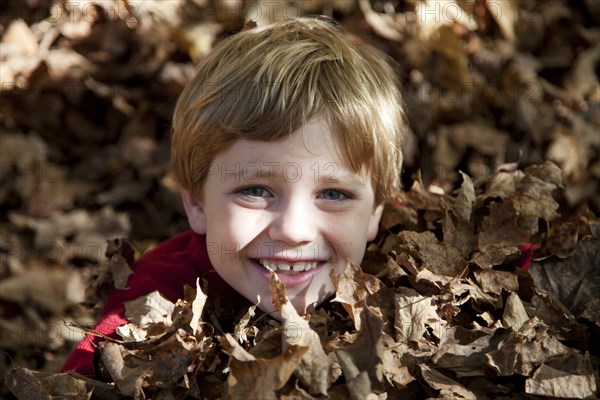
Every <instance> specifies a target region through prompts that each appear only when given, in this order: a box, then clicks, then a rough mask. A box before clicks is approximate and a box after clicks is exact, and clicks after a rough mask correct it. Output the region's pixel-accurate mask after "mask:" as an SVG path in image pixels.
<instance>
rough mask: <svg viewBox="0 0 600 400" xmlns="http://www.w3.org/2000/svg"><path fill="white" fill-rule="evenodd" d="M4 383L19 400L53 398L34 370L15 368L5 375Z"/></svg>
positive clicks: (45, 399) (47, 399)
mask: <svg viewBox="0 0 600 400" xmlns="http://www.w3.org/2000/svg"><path fill="white" fill-rule="evenodd" d="M4 384H5V385H6V387H7V388H8V389H9V390H10V391H11V392H12V393H13V394H14V395H15V396H16V397H17V399H19V400H30V399H36V400H37V399H39V400H51V399H52V396H50V394H49V393H48V392H47V391H46V389H45V388H44V386H43V385H42V383H41V382H40V380H39V379H38V378H36V377H35V375H34V374H33V372H32V371H30V370H28V369H26V368H13V369H12V370H10V371H9V372H7V373H6V374H5V375H4Z"/></svg>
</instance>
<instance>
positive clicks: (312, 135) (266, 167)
mask: <svg viewBox="0 0 600 400" xmlns="http://www.w3.org/2000/svg"><path fill="white" fill-rule="evenodd" d="M338 138H339V135H335V133H334V132H333V131H332V130H331V128H330V126H329V124H328V123H327V122H325V121H324V120H323V119H316V120H314V121H311V122H310V123H308V124H306V125H304V126H303V127H301V128H300V129H298V130H297V131H295V132H293V133H292V134H291V135H290V136H288V137H286V138H283V139H279V140H275V141H257V140H248V139H238V140H236V141H235V142H234V143H233V144H232V145H231V146H229V147H228V148H227V149H226V150H224V151H222V152H221V153H219V154H217V156H216V157H215V159H214V160H213V162H214V166H213V167H214V168H216V169H218V170H219V171H220V175H221V176H222V177H225V178H236V179H239V178H240V177H251V178H260V177H269V176H270V177H271V178H273V177H275V176H276V175H282V174H283V175H286V174H287V175H292V176H297V175H298V174H309V175H310V176H312V177H313V178H315V179H316V180H319V181H328V182H330V183H335V182H337V181H342V180H343V181H348V180H354V181H355V183H358V182H359V181H360V182H363V181H365V180H366V178H367V175H368V174H366V173H364V172H363V171H359V172H355V171H353V170H352V169H351V168H350V166H349V165H348V163H346V162H344V160H343V157H341V156H340V154H341V152H340V149H339V145H338V143H337V142H338V140H339V139H338Z"/></svg>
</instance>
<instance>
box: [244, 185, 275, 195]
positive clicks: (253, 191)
mask: <svg viewBox="0 0 600 400" xmlns="http://www.w3.org/2000/svg"><path fill="white" fill-rule="evenodd" d="M238 193H240V194H242V195H244V196H248V197H268V196H269V195H270V193H269V192H268V191H267V189H265V188H261V187H260V186H250V187H247V188H242V189H240V190H238Z"/></svg>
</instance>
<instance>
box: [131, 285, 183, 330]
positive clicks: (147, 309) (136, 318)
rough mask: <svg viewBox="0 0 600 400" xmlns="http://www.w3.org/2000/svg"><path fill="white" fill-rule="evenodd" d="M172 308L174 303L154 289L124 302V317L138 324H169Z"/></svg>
mask: <svg viewBox="0 0 600 400" xmlns="http://www.w3.org/2000/svg"><path fill="white" fill-rule="evenodd" d="M174 309H175V305H174V304H173V303H171V302H170V301H169V300H167V299H166V298H165V297H164V296H163V295H162V294H161V293H160V292H159V291H157V290H155V291H153V292H151V293H149V294H147V295H144V296H141V297H138V298H137V299H135V300H132V301H128V302H125V318H127V320H128V321H130V322H132V323H133V324H135V325H139V326H147V325H150V324H158V323H160V324H163V325H164V326H169V325H171V323H172V320H171V314H173V310H174Z"/></svg>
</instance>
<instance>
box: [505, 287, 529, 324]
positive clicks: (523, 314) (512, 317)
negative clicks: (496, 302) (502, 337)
mask: <svg viewBox="0 0 600 400" xmlns="http://www.w3.org/2000/svg"><path fill="white" fill-rule="evenodd" d="M528 320H529V316H528V315H527V311H525V306H523V302H522V301H521V299H520V298H519V296H518V295H517V294H516V293H514V292H513V293H511V294H510V295H509V296H508V299H506V305H505V306H504V313H503V314H502V324H503V325H504V326H506V327H511V328H512V329H513V330H515V331H518V330H519V329H521V327H522V326H523V324H524V323H525V322H527V321H528Z"/></svg>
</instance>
